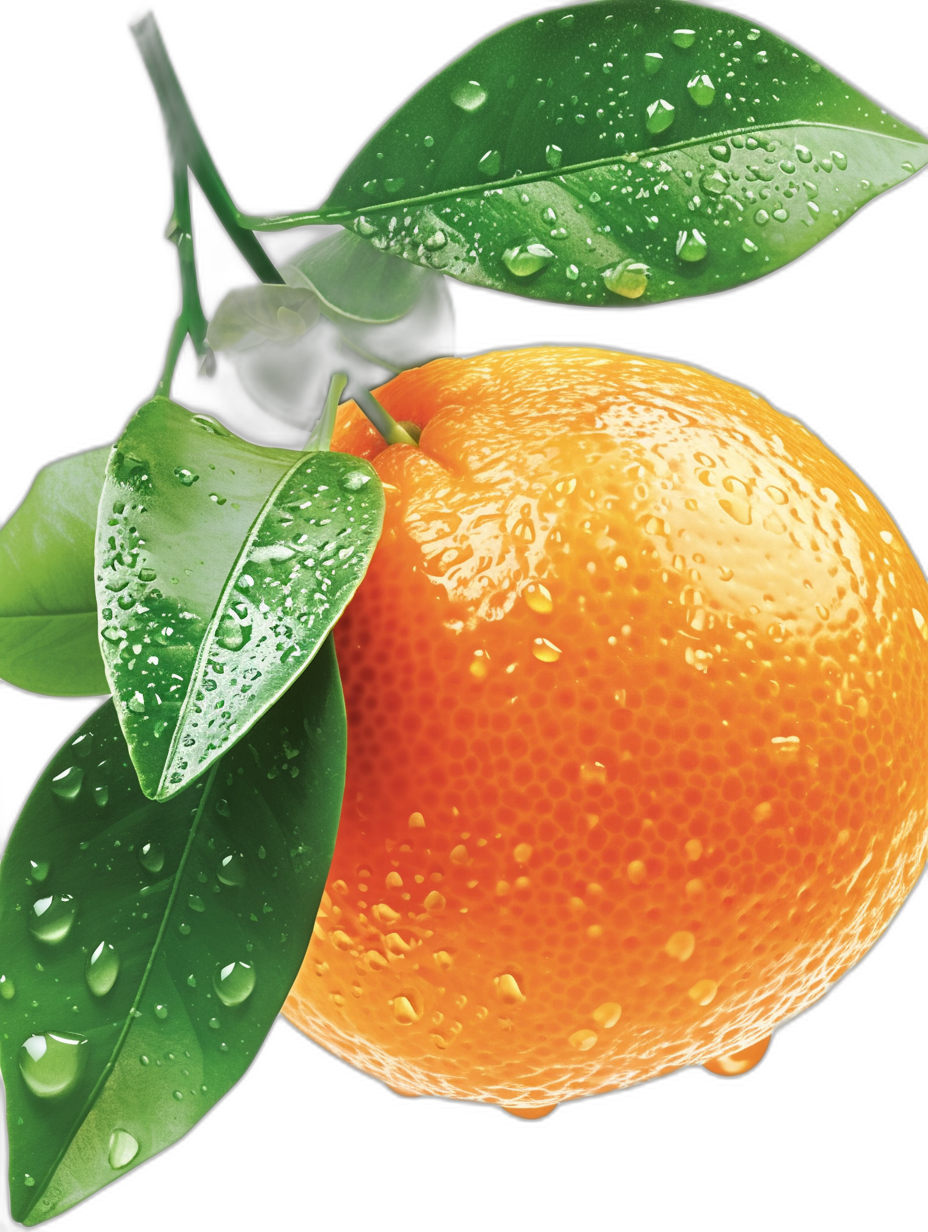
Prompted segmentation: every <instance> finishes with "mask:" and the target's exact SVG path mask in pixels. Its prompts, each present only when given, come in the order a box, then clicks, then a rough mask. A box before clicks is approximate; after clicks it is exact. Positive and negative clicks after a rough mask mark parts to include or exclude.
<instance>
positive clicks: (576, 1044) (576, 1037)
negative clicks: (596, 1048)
mask: <svg viewBox="0 0 928 1232" xmlns="http://www.w3.org/2000/svg"><path fill="white" fill-rule="evenodd" d="M598 1039H599V1036H598V1035H597V1034H596V1032H595V1031H591V1030H590V1029H589V1027H582V1028H581V1029H580V1030H579V1031H575V1032H574V1033H573V1035H569V1036H568V1037H567V1042H568V1044H570V1046H571V1048H576V1049H577V1051H578V1052H589V1050H590V1049H591V1048H592V1047H593V1045H594V1044H595V1043H596V1041H597V1040H598Z"/></svg>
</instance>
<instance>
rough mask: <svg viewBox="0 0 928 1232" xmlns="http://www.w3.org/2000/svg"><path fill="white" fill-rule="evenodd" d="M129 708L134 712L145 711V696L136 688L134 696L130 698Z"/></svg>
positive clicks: (140, 712)
mask: <svg viewBox="0 0 928 1232" xmlns="http://www.w3.org/2000/svg"><path fill="white" fill-rule="evenodd" d="M129 709H130V710H131V711H132V713H133V714H144V713H145V698H144V697H143V696H142V694H141V693H139V692H138V690H136V692H135V693H133V694H132V697H131V698H130V699H129Z"/></svg>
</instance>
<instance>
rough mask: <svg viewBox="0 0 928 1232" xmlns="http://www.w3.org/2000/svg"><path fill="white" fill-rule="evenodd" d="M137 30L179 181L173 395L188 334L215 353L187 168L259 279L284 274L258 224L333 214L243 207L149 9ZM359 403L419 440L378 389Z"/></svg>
mask: <svg viewBox="0 0 928 1232" xmlns="http://www.w3.org/2000/svg"><path fill="white" fill-rule="evenodd" d="M131 29H132V34H133V37H134V38H135V41H136V43H137V45H138V48H139V51H140V52H141V55H142V59H143V61H144V62H145V67H146V69H147V70H148V75H149V77H150V78H151V82H152V85H153V86H154V88H155V93H156V94H157V96H158V102H159V104H160V106H161V114H162V116H163V117H164V123H165V127H166V128H167V133H168V146H169V148H170V151H171V168H172V176H173V181H174V213H173V216H172V218H171V223H170V226H169V227H168V239H170V240H172V241H173V242H174V243H175V244H176V245H177V253H178V260H179V262H180V280H181V290H182V293H183V298H182V307H181V312H180V316H179V317H178V318H177V320H176V321H175V322H174V328H173V330H172V331H171V339H170V342H169V344H168V353H167V357H166V359H165V363H164V370H163V372H162V374H161V380H160V381H159V382H158V388H157V393H159V394H161V395H163V396H165V397H167V396H168V394H169V393H170V389H171V381H172V379H173V376H174V369H175V368H176V367H177V360H178V357H179V355H180V351H181V347H182V346H183V344H184V339H185V338H186V336H187V335H188V334H189V335H190V339H191V341H192V343H193V345H194V347H195V348H196V351H197V354H198V355H201V356H203V357H204V360H205V361H207V362H208V361H209V360H210V359H211V358H212V352H211V351H210V349H209V347H208V345H207V342H206V330H207V321H206V317H205V315H204V313H203V306H202V304H201V302H200V291H199V286H198V284H197V271H196V262H195V259H194V250H193V225H192V221H191V215H190V181H189V176H188V168H189V170H190V171H192V172H193V174H194V177H195V179H196V181H197V183H198V184H199V185H200V188H201V189H202V190H203V195H204V196H205V197H206V199H207V201H208V202H209V204H210V205H211V206H212V208H213V211H214V213H215V214H216V217H217V218H218V219H219V221H220V223H221V224H222V226H223V228H224V230H225V232H226V234H227V235H228V236H229V238H230V239H231V240H232V242H233V243H234V244H235V246H236V248H237V249H238V250H239V252H240V253H241V254H242V256H243V257H244V258H245V260H246V261H247V262H248V264H249V265H250V266H251V269H252V271H253V272H254V273H255V275H256V276H257V277H258V278H259V279H260V280H261V282H264V283H276V284H279V285H282V284H283V282H284V279H283V278H282V277H281V275H280V273H279V271H278V270H277V268H276V267H275V266H274V265H273V264H272V262H271V260H270V258H269V257H268V255H267V253H266V252H265V251H264V249H263V248H262V247H261V245H260V243H259V242H258V240H257V238H256V237H255V235H254V233H253V230H252V228H256V229H257V228H262V229H265V230H269V231H274V230H283V229H285V228H287V227H304V226H311V225H313V224H316V223H324V222H326V221H327V219H326V217H325V216H324V215H323V214H322V213H320V212H319V211H308V212H305V213H302V214H290V215H285V214H282V215H279V216H277V217H273V218H262V217H257V216H256V217H251V216H249V215H246V214H242V213H240V212H239V210H238V209H237V208H236V206H235V203H234V202H233V200H232V197H231V195H230V194H229V190H228V189H227V188H226V186H225V183H224V182H223V179H222V176H221V175H220V174H219V171H218V170H217V168H216V164H215V163H214V162H213V159H212V155H211V154H210V152H209V150H208V149H207V148H206V142H205V141H204V140H203V136H202V134H201V133H200V130H199V128H198V127H197V122H196V120H195V119H194V118H193V112H192V111H191V110H190V104H189V103H188V102H187V99H186V97H185V95H184V91H183V89H182V87H181V84H180V81H179V80H178V77H177V73H176V72H175V71H174V66H173V64H172V63H171V60H170V57H169V56H168V53H167V48H166V47H165V45H164V40H163V39H162V37H161V31H160V30H159V29H158V23H157V22H156V21H155V17H154V14H153V13H148V14H147V15H146V16H145V17H143V18H142V19H141V21H138V22H136V24H135V25H134V26H132V27H131ZM338 379H339V374H336V376H334V377H333V378H332V383H331V384H330V386H329V395H328V397H327V399H326V407H325V410H324V411H323V415H322V420H321V421H320V423H321V424H322V425H323V426H322V427H321V429H319V430H320V431H321V432H324V431H325V426H324V425H325V424H326V423H328V424H329V427H328V434H329V438H331V432H332V425H334V419H335V411H336V410H337V407H338V398H339V396H340V395H341V392H342V390H343V389H344V383H343V384H342V385H341V386H340V387H339V388H338V389H337V391H336V385H337V381H338ZM356 401H357V403H358V405H359V406H360V408H361V410H362V411H363V412H364V414H365V415H366V416H367V417H368V419H369V420H370V421H371V423H372V424H373V425H374V427H375V428H376V429H377V431H378V432H379V433H380V434H381V436H382V437H383V438H384V440H385V441H386V442H387V444H388V445H398V444H403V445H413V446H415V445H416V441H415V440H414V439H413V437H412V436H410V434H409V433H408V432H407V431H406V430H405V428H403V427H401V426H400V425H399V424H398V423H397V422H396V420H395V419H393V417H392V416H391V415H389V414H388V413H387V411H386V410H384V408H383V407H382V406H381V405H380V403H379V402H378V401H377V399H376V398H375V397H374V395H373V394H372V393H369V392H368V391H367V390H363V391H360V392H359V393H358V394H357V397H356ZM314 438H315V433H314V434H313V436H311V437H310V441H313V440H314ZM320 439H321V438H320ZM314 447H315V448H320V447H324V448H327V447H328V440H326V443H325V445H323V446H319V445H315V446H314Z"/></svg>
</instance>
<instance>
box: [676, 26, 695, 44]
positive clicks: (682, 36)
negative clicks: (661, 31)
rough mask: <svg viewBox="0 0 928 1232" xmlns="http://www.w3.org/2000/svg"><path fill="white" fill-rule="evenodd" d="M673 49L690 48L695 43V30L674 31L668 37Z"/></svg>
mask: <svg viewBox="0 0 928 1232" xmlns="http://www.w3.org/2000/svg"><path fill="white" fill-rule="evenodd" d="M670 41H671V43H673V45H674V47H692V46H693V44H694V43H695V42H696V31H695V30H674V32H673V34H671V36H670Z"/></svg>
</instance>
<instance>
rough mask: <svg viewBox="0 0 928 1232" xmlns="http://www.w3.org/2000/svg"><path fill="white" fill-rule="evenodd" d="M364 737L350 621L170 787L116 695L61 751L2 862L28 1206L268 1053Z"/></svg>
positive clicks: (46, 1211)
mask: <svg viewBox="0 0 928 1232" xmlns="http://www.w3.org/2000/svg"><path fill="white" fill-rule="evenodd" d="M345 742H346V729H345V711H344V703H343V700H342V693H341V686H340V684H339V679H338V667H337V665H336V663H335V654H334V651H333V649H332V645H331V639H330V640H329V641H327V642H326V643H325V646H324V648H323V650H322V651H320V653H319V654H318V655H317V656H316V658H315V660H314V661H313V663H312V665H311V667H310V668H309V670H308V671H307V672H306V673H304V675H303V676H302V677H301V679H300V680H299V681H298V682H297V683H296V684H295V685H294V686H293V688H292V689H291V690H290V691H289V692H288V693H287V695H286V697H284V698H282V699H281V700H280V702H278V704H277V705H276V706H275V707H274V709H273V710H272V711H271V712H270V713H269V714H267V715H266V716H265V717H264V718H263V719H262V720H261V721H260V723H258V724H256V725H255V727H253V728H252V730H251V732H250V734H249V736H248V739H247V740H246V741H243V742H242V743H241V744H239V745H238V746H237V747H236V748H235V749H233V750H232V752H231V753H229V754H228V756H226V757H225V758H224V759H223V760H222V761H221V762H219V763H217V764H215V765H214V766H213V769H212V770H211V771H210V772H209V773H208V774H206V775H204V776H203V777H202V778H200V779H199V780H198V781H197V783H196V784H194V785H193V786H192V787H191V788H190V789H189V790H188V791H186V792H184V793H183V795H180V796H176V797H175V798H174V799H173V800H171V801H170V802H169V803H167V804H158V803H153V802H152V801H149V800H146V799H145V797H144V796H143V795H142V794H141V792H140V791H139V788H138V782H137V780H136V776H135V771H134V769H133V767H132V763H131V761H130V760H129V756H128V753H127V751H126V744H125V740H124V738H123V735H122V732H121V731H120V728H119V722H118V719H117V717H116V713H115V711H114V708H113V704H112V702H107V703H106V704H105V705H104V706H103V707H101V709H99V710H98V711H97V712H96V713H95V714H93V715H92V716H91V717H90V718H89V719H88V720H87V722H86V723H84V724H83V725H82V726H81V727H80V728H79V729H78V731H77V732H75V734H74V736H73V737H72V738H71V739H70V740H69V741H68V742H67V743H66V744H65V745H64V747H63V748H62V749H61V750H60V752H58V753H57V754H56V755H55V757H54V758H53V760H52V762H51V764H50V765H49V766H48V768H47V770H46V771H45V773H44V774H43V775H42V778H41V780H40V781H39V783H38V785H37V786H36V788H35V790H34V791H33V793H32V795H31V796H30V798H29V801H28V802H27V804H26V807H25V808H24V810H23V813H22V816H21V817H20V819H19V821H18V823H17V825H16V828H15V830H14V831H13V835H12V837H11V839H10V843H9V846H8V848H7V851H6V854H5V856H4V858H3V864H2V866H0V955H2V957H0V976H2V978H0V1062H2V1066H3V1078H4V1083H5V1085H6V1097H7V1119H8V1124H9V1138H10V1191H11V1205H12V1213H13V1217H14V1219H17V1220H20V1221H21V1222H24V1223H26V1224H35V1223H39V1222H41V1221H42V1220H44V1219H48V1218H50V1217H51V1216H53V1215H57V1214H59V1213H60V1212H61V1211H63V1210H66V1209H67V1208H68V1207H69V1206H73V1205H74V1203H76V1202H79V1201H81V1199H82V1198H85V1197H87V1196H88V1195H89V1194H91V1193H93V1192H94V1191H95V1190H97V1189H100V1188H101V1187H102V1186H104V1185H107V1184H109V1182H110V1181H114V1180H116V1179H117V1178H118V1177H119V1176H122V1175H123V1174H124V1173H126V1172H128V1171H130V1170H131V1169H132V1168H134V1167H136V1166H137V1165H138V1164H140V1163H142V1162H144V1160H146V1159H148V1158H150V1157H151V1156H152V1155H154V1154H156V1153H157V1152H158V1151H161V1150H164V1148H165V1147H166V1146H169V1145H170V1144H171V1143H172V1142H176V1141H177V1139H178V1138H180V1137H181V1136H182V1135H183V1134H185V1133H186V1132H187V1131H188V1130H189V1129H191V1128H192V1127H193V1125H195V1124H196V1122H197V1121H198V1120H199V1119H200V1117H202V1116H203V1115H204V1114H205V1113H206V1112H207V1111H208V1109H209V1108H211V1107H212V1105H213V1104H215V1103H216V1101H217V1100H218V1099H220V1098H221V1097H222V1096H223V1095H224V1094H225V1092H226V1091H228V1089H229V1088H230V1087H231V1086H232V1085H233V1084H234V1083H235V1082H237V1081H238V1079H239V1078H240V1077H241V1075H242V1074H243V1073H244V1071H245V1070H246V1069H247V1068H248V1066H249V1064H250V1063H251V1061H252V1060H253V1059H254V1057H255V1054H256V1053H257V1050H258V1048H259V1047H260V1045H261V1042H262V1040H263V1039H264V1037H265V1035H266V1034H267V1032H268V1030H269V1029H270V1026H271V1023H272V1022H273V1020H274V1017H275V1015H276V1014H277V1013H278V1011H279V1010H280V1007H281V1005H282V1004H283V1002H284V999H285V997H286V996H287V993H288V991H289V989H290V985H291V984H292V982H293V980H294V978H295V976H296V973H297V970H298V969H299V966H300V962H301V960H302V958H303V954H304V952H305V950H306V946H307V944H308V942H309V936H310V932H311V930H312V925H313V920H314V918H315V913H316V909H317V907H318V904H319V899H320V896H321V894H322V889H323V885H324V883H325V878H326V873H327V871H328V867H329V862H330V859H331V855H332V849H333V846H334V843H335V831H336V827H337V823H338V815H339V810H340V807H341V796H342V790H343V786H344V771H345Z"/></svg>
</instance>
